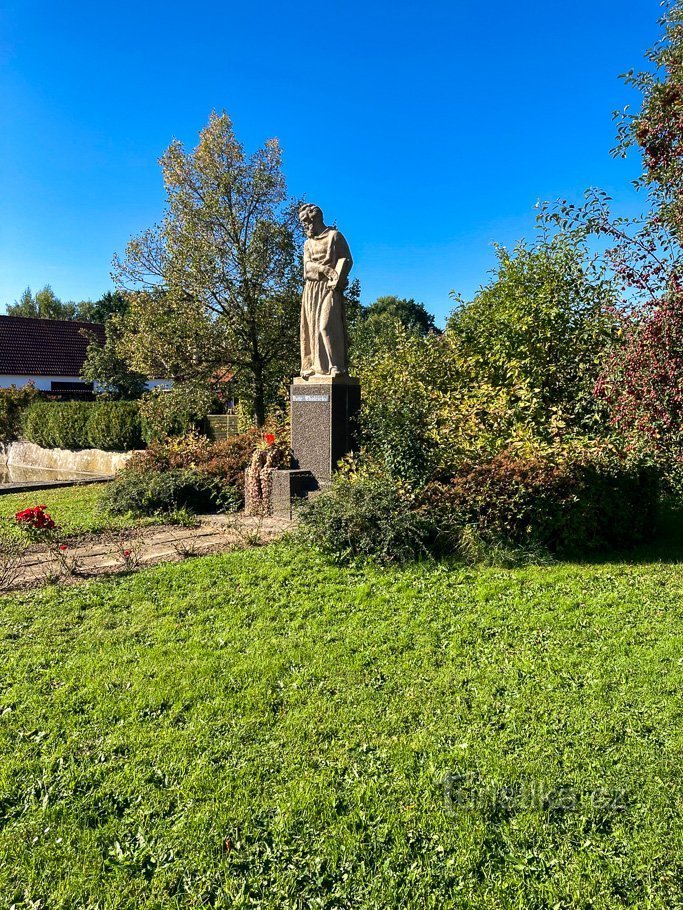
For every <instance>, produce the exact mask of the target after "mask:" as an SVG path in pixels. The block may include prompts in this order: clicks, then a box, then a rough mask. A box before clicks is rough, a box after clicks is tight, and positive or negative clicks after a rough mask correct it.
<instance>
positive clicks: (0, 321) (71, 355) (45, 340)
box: [0, 316, 104, 376]
mask: <svg viewBox="0 0 683 910" xmlns="http://www.w3.org/2000/svg"><path fill="white" fill-rule="evenodd" d="M82 329H86V330H87V331H88V332H91V333H92V334H94V335H95V336H96V337H97V339H98V340H99V341H104V327H103V326H101V325H96V324H95V323H93V322H67V321H66V320H61V319H60V320H57V319H29V318H26V317H24V316H0V376H80V373H81V368H82V367H83V361H84V360H85V352H86V349H87V347H88V345H89V344H90V340H89V338H86V337H84V336H83V335H82V334H81V331H82Z"/></svg>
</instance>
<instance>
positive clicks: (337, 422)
mask: <svg viewBox="0 0 683 910" xmlns="http://www.w3.org/2000/svg"><path fill="white" fill-rule="evenodd" d="M290 406H291V425H292V458H293V460H294V464H295V466H296V467H297V468H299V469H301V470H305V471H310V472H311V473H312V474H313V475H314V477H315V479H316V480H317V481H318V483H320V484H324V483H325V482H327V481H329V480H330V478H331V477H332V473H333V472H334V470H335V468H336V466H337V464H338V462H339V460H340V459H341V458H343V457H344V456H345V455H347V454H348V453H349V452H352V451H354V450H355V448H356V445H357V430H358V427H357V423H358V412H359V410H360V385H359V383H358V380H355V379H349V378H347V377H339V378H335V379H333V380H332V379H330V380H324V379H320V378H313V379H310V380H296V381H295V382H294V384H293V385H292V386H290Z"/></svg>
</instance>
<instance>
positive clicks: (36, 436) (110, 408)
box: [23, 401, 144, 452]
mask: <svg viewBox="0 0 683 910" xmlns="http://www.w3.org/2000/svg"><path fill="white" fill-rule="evenodd" d="M23 436H24V438H25V439H27V440H28V441H29V442H34V443H36V445H39V446H43V447H44V448H47V449H91V448H92V449H105V450H108V451H112V452H125V451H129V450H130V449H139V448H141V447H142V446H143V445H144V439H143V434H142V424H141V420H140V412H139V407H138V403H137V402H136V401H64V402H55V401H37V402H34V403H33V404H32V405H30V407H28V408H27V409H26V411H25V412H24V416H23Z"/></svg>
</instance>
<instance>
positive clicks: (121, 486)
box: [101, 468, 237, 516]
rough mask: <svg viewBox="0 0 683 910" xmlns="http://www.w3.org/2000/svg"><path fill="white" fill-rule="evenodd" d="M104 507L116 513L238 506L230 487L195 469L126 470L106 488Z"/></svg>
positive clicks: (171, 511)
mask: <svg viewBox="0 0 683 910" xmlns="http://www.w3.org/2000/svg"><path fill="white" fill-rule="evenodd" d="M101 504H102V506H103V507H104V508H105V509H106V510H107V511H108V512H111V513H112V514H114V515H126V514H131V515H136V516H139V515H158V514H171V513H174V512H178V511H182V510H187V511H190V512H216V511H219V510H222V509H234V508H235V507H236V505H237V504H236V502H235V498H234V496H233V495H232V494H231V491H230V490H229V489H226V487H225V486H224V485H223V484H221V483H219V482H218V481H217V480H214V479H212V478H210V477H207V476H206V474H201V473H200V472H199V471H194V470H191V469H185V468H182V469H176V470H171V471H165V472H159V471H152V470H146V471H129V470H125V471H122V472H121V473H120V474H119V475H118V476H117V477H116V478H115V479H114V480H113V481H112V483H111V484H109V485H108V487H107V489H106V490H105V492H104V494H103V496H102V499H101Z"/></svg>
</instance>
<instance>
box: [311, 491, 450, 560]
mask: <svg viewBox="0 0 683 910" xmlns="http://www.w3.org/2000/svg"><path fill="white" fill-rule="evenodd" d="M299 533H300V535H301V536H302V538H303V539H304V540H305V541H306V542H307V543H308V544H310V545H312V546H315V547H317V548H318V549H319V550H321V551H322V552H323V553H325V554H326V555H328V556H331V557H333V558H334V559H336V560H337V561H339V562H348V561H350V560H352V559H355V558H358V557H370V558H372V559H376V560H378V561H380V562H405V561H407V560H411V559H415V558H417V557H419V556H422V555H425V554H426V553H427V552H428V551H429V549H430V546H431V544H432V543H433V540H434V537H435V526H434V523H433V521H432V520H431V519H430V517H429V512H428V511H427V510H426V509H417V508H415V503H414V501H413V499H412V497H411V496H410V494H409V493H407V492H406V491H405V490H404V489H403V488H402V487H401V486H400V485H399V484H397V483H396V482H394V481H393V480H391V479H389V478H387V477H383V476H378V475H371V474H365V475H357V476H344V475H337V476H336V477H335V478H334V480H333V486H332V489H331V490H330V491H329V492H327V493H321V494H319V495H318V496H316V497H314V498H313V499H311V500H310V501H308V502H306V503H304V505H303V506H302V509H301V527H300V531H299Z"/></svg>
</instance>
